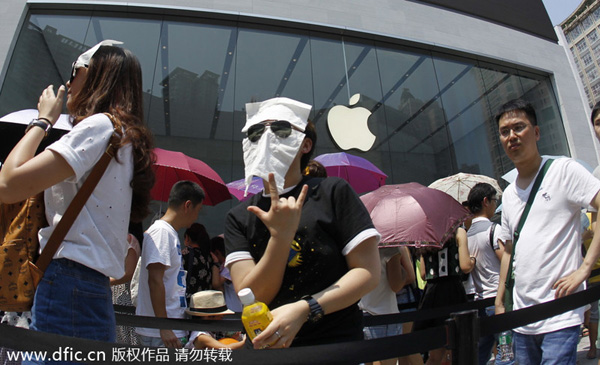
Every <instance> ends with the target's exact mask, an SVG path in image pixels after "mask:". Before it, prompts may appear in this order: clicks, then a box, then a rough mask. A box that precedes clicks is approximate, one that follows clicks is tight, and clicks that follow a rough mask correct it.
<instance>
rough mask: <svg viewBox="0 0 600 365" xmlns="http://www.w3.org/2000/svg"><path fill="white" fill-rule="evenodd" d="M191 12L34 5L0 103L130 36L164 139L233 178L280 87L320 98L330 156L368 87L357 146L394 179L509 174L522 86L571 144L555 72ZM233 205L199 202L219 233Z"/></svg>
mask: <svg viewBox="0 0 600 365" xmlns="http://www.w3.org/2000/svg"><path fill="white" fill-rule="evenodd" d="M72 14H75V13H72ZM182 19H183V18H181V17H177V18H175V17H173V16H170V15H148V14H146V15H144V16H139V17H137V16H136V15H135V14H127V15H122V14H118V13H116V12H114V13H113V12H107V11H103V12H93V11H89V12H87V11H80V12H77V13H76V15H69V14H62V15H61V14H57V13H53V14H44V13H41V12H39V11H38V12H36V13H31V14H29V15H28V18H27V19H26V20H25V22H24V25H23V28H22V30H21V31H20V33H19V36H18V39H17V42H16V44H15V47H14V52H13V53H12V55H11V58H10V61H9V63H8V68H7V71H6V76H5V79H4V84H3V86H2V90H1V91H0V115H4V114H7V113H9V112H12V111H15V110H19V109H25V108H35V107H36V104H37V100H38V97H39V94H40V91H41V90H42V89H44V88H45V87H46V86H47V85H48V84H54V85H59V84H61V83H63V82H64V81H65V80H66V78H67V77H68V72H69V70H70V66H71V63H72V62H73V60H74V59H75V58H76V57H77V56H78V55H79V54H80V53H82V52H83V51H85V50H86V49H87V48H88V47H90V46H92V45H94V44H96V43H97V42H98V41H100V40H102V39H106V38H108V39H117V40H121V41H124V42H125V44H124V46H125V47H126V48H129V49H130V50H131V51H132V52H134V53H135V54H136V55H137V56H138V58H139V59H140V63H141V65H142V70H143V82H144V102H145V105H144V107H145V111H146V118H147V121H148V125H149V126H150V128H151V130H152V131H153V133H154V135H155V139H156V146H157V147H161V148H165V149H170V150H177V151H181V152H184V153H185V154H187V155H189V156H191V157H194V158H198V159H201V160H203V161H204V162H206V163H208V164H209V165H210V166H211V167H212V168H213V169H214V170H215V171H217V173H219V175H220V176H221V177H222V178H223V179H224V180H225V181H226V182H229V181H233V180H237V179H240V178H242V177H243V176H244V166H243V160H242V147H241V140H242V138H243V134H242V133H241V132H240V131H241V129H242V127H243V125H244V123H245V110H244V105H245V103H247V102H250V101H261V100H265V99H268V98H272V97H276V96H285V97H290V98H293V99H297V100H300V101H302V102H305V103H309V104H311V105H313V106H314V110H313V113H312V115H311V119H312V120H313V121H314V122H315V125H316V128H317V134H318V136H319V138H318V142H317V145H316V151H315V155H318V154H321V153H330V152H339V151H340V148H339V146H338V145H337V144H336V142H335V141H334V140H333V139H332V136H331V134H330V132H329V130H328V128H327V115H328V112H329V110H330V109H331V108H332V107H334V106H337V105H343V106H348V105H349V98H350V97H351V96H352V95H355V94H360V97H359V98H358V102H357V104H356V105H355V107H361V108H366V109H368V110H369V111H370V112H371V115H370V116H369V119H368V127H369V129H370V131H371V132H372V133H374V134H375V136H376V140H375V143H374V145H373V147H372V148H371V150H370V151H367V152H361V151H358V150H356V149H351V150H349V151H348V152H349V153H352V154H357V155H360V156H361V157H364V158H367V159H368V160H370V161H371V162H373V163H374V164H375V165H377V166H378V167H379V168H380V169H382V170H383V171H384V172H385V173H386V174H387V175H388V179H387V183H388V184H399V183H406V182H411V181H416V182H419V183H422V184H424V185H428V184H430V183H431V182H433V181H434V180H436V179H438V178H440V177H444V176H448V175H451V174H454V173H457V172H459V171H462V172H473V173H480V174H485V175H488V176H491V177H495V178H499V177H500V176H501V175H503V174H504V173H505V172H507V171H508V170H510V169H511V168H512V167H513V166H512V163H511V162H510V160H508V158H507V157H506V155H505V153H504V151H503V150H502V147H501V146H500V144H499V141H498V131H497V129H498V128H497V125H496V122H495V120H494V115H495V113H496V111H497V110H498V108H499V107H500V106H501V105H502V104H503V103H505V102H507V101H508V100H510V99H513V98H517V97H523V98H525V99H526V100H528V101H530V102H532V103H533V105H534V107H535V108H536V111H537V113H538V122H539V125H540V129H541V139H540V141H539V148H540V152H541V153H544V154H553V155H559V154H563V155H568V154H569V150H568V145H567V140H566V136H565V131H564V127H563V124H562V120H561V116H560V110H559V108H558V104H557V102H556V99H555V96H554V95H555V94H554V91H553V90H552V84H551V82H550V79H549V77H548V75H545V74H530V73H527V72H524V71H522V70H517V69H515V68H511V67H506V66H499V65H496V64H490V63H484V62H480V61H476V60H474V59H468V58H460V57H454V56H452V57H451V56H449V55H445V54H438V53H435V54H433V55H432V52H429V51H424V50H423V49H416V48H410V47H405V46H399V45H393V44H389V43H382V42H374V41H369V40H366V39H356V38H349V37H343V36H341V35H331V34H324V33H319V32H316V31H310V32H308V31H300V30H295V29H285V28H282V27H272V26H263V25H256V24H253V25H250V24H245V23H239V22H237V21H234V20H231V21H226V20H223V21H218V24H217V21H216V20H215V21H208V20H207V19H205V18H202V19H200V18H197V19H192V18H190V20H189V21H184V20H182ZM351 128H352V126H349V129H351ZM234 204H237V201H236V200H231V201H228V202H225V203H221V204H219V206H217V207H207V208H205V209H204V211H203V213H201V218H200V219H201V220H202V221H203V223H205V225H206V226H207V227H208V228H209V229H210V231H211V232H210V233H211V235H214V234H219V233H222V227H223V219H224V217H225V215H226V213H227V211H228V209H229V208H230V207H231V206H233V205H234ZM156 209H157V210H160V204H157V207H156Z"/></svg>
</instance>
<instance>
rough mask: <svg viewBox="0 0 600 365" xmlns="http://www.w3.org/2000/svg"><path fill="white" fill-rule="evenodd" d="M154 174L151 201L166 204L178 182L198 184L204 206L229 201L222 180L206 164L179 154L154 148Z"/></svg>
mask: <svg viewBox="0 0 600 365" xmlns="http://www.w3.org/2000/svg"><path fill="white" fill-rule="evenodd" d="M154 153H155V154H156V162H155V163H154V166H153V167H154V173H155V174H156V182H155V183H154V187H153V188H152V191H151V192H150V193H151V194H152V199H154V200H160V201H163V202H166V201H168V200H169V193H170V192H171V188H172V187H173V185H174V184H175V183H176V182H178V181H180V180H190V181H194V182H196V183H198V185H200V186H201V187H202V189H203V190H204V194H205V195H206V197H205V198H204V204H205V205H217V204H219V203H220V202H222V201H225V200H228V199H231V195H230V194H229V190H227V186H225V182H223V179H221V177H220V176H219V174H217V173H216V172H215V170H213V169H211V168H210V166H208V165H207V164H206V163H204V162H202V161H200V160H198V159H195V158H192V157H190V156H188V155H185V154H183V153H181V152H176V151H169V150H163V149H161V148H155V149H154Z"/></svg>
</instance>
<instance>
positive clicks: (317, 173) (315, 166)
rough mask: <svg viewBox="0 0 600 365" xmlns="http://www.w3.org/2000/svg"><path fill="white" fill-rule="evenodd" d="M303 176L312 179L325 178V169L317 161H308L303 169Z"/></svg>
mask: <svg viewBox="0 0 600 365" xmlns="http://www.w3.org/2000/svg"><path fill="white" fill-rule="evenodd" d="M304 175H307V176H312V177H327V169H326V168H325V166H323V164H322V163H320V162H319V161H315V160H310V161H308V165H306V168H305V169H304Z"/></svg>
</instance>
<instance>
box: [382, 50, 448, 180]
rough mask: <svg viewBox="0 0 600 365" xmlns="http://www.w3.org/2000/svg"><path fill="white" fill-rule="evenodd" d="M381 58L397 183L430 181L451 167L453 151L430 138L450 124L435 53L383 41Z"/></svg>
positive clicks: (392, 159)
mask: <svg viewBox="0 0 600 365" xmlns="http://www.w3.org/2000/svg"><path fill="white" fill-rule="evenodd" d="M377 59H378V62H379V69H380V75H381V76H380V77H381V84H382V89H383V94H384V106H385V113H386V117H387V121H388V127H387V129H388V137H387V141H386V142H387V143H389V149H390V159H391V163H392V169H391V170H392V173H393V183H406V182H411V181H418V182H421V183H423V184H428V183H430V182H432V181H433V180H435V179H436V178H437V176H438V175H440V174H445V173H446V172H448V171H449V163H448V162H449V156H448V155H446V154H444V153H443V152H444V151H443V146H442V145H435V141H434V140H433V139H431V138H429V136H430V135H431V134H432V133H433V132H434V131H436V130H437V129H438V128H440V126H443V125H444V124H445V119H444V113H443V110H442V108H441V103H440V101H439V89H438V86H437V81H436V79H435V76H434V75H435V72H434V68H433V62H432V60H431V57H430V56H428V55H423V54H417V53H414V52H411V51H409V50H406V49H394V48H388V47H384V46H379V47H378V50H377ZM443 145H447V143H444V144H443Z"/></svg>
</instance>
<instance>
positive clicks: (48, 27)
mask: <svg viewBox="0 0 600 365" xmlns="http://www.w3.org/2000/svg"><path fill="white" fill-rule="evenodd" d="M89 22H90V16H89V15H52V16H50V15H39V14H31V15H30V17H29V18H28V19H26V20H25V22H24V24H23V28H22V30H21V33H20V34H19V39H18V42H17V44H16V45H15V49H14V53H13V54H12V57H11V60H10V63H9V66H8V70H7V74H6V78H5V79H4V85H9V87H3V88H2V92H1V93H0V115H5V114H8V113H10V112H13V111H16V110H21V109H29V108H36V107H37V102H38V98H39V97H40V94H41V91H42V90H43V89H44V88H46V87H47V86H48V85H50V84H52V85H54V87H55V89H56V88H58V86H59V85H61V84H64V83H65V82H66V80H67V79H68V74H69V72H70V70H71V64H72V63H73V61H75V59H76V58H77V57H78V56H79V54H81V53H82V52H83V51H85V50H86V49H87V47H85V46H84V45H83V44H82V42H83V36H82V35H83V34H85V32H86V29H87V27H88V24H89Z"/></svg>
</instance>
